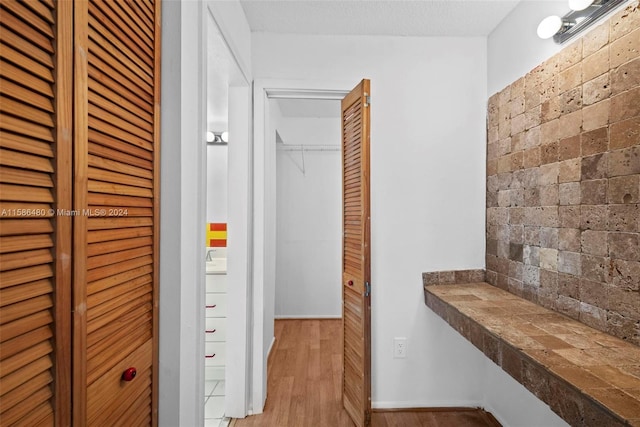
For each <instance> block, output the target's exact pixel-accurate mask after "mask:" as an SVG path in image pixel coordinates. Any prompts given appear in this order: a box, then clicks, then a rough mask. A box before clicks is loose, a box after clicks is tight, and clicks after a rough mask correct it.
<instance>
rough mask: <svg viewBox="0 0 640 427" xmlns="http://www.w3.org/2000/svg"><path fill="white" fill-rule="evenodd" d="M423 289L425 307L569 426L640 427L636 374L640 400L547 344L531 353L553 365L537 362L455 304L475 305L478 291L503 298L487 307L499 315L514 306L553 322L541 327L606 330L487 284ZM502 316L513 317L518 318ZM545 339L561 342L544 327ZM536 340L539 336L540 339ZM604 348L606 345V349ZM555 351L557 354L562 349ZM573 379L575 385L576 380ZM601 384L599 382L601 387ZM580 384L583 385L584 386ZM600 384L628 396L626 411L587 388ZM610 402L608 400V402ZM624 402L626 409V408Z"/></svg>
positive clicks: (604, 389)
mask: <svg viewBox="0 0 640 427" xmlns="http://www.w3.org/2000/svg"><path fill="white" fill-rule="evenodd" d="M423 286H424V297H425V304H426V305H427V306H428V307H429V308H430V309H431V310H433V311H434V312H435V313H436V314H437V315H438V316H440V317H441V318H442V319H443V320H445V321H446V322H447V323H448V324H449V325H450V326H451V327H453V328H454V329H455V330H456V331H457V332H458V333H460V334H461V335H462V336H463V337H464V338H465V339H467V340H468V341H470V342H471V343H472V344H473V345H474V346H475V347H477V348H478V349H479V350H480V351H482V352H483V353H484V354H485V355H486V356H487V357H489V358H490V359H491V360H492V361H493V362H494V363H495V364H497V365H498V366H500V367H501V368H502V369H503V370H504V371H505V372H507V373H508V374H509V375H510V376H511V377H513V378H514V379H515V380H516V381H518V382H519V383H520V384H522V385H523V386H524V387H526V388H527V389H528V390H529V391H530V392H532V393H533V394H534V395H535V396H536V397H538V398H539V399H540V400H542V401H543V402H545V403H546V404H548V405H549V406H550V407H551V409H552V410H553V411H554V412H555V413H556V414H558V415H559V416H560V417H561V418H563V419H564V420H565V421H566V422H567V423H569V424H570V425H572V426H584V427H592V426H607V427H617V426H636V427H638V426H640V379H639V378H637V377H636V376H635V375H633V376H630V377H632V378H635V379H637V380H638V384H637V386H638V390H637V391H638V393H637V394H638V397H635V395H633V396H631V395H629V394H627V393H625V392H623V391H622V389H621V388H620V387H617V386H615V385H613V384H610V383H604V382H603V381H602V380H600V379H599V378H597V377H595V376H593V375H591V373H590V372H588V371H587V367H586V366H581V365H578V364H577V363H575V362H572V361H569V360H565V359H563V358H562V357H560V356H559V355H557V354H555V352H553V350H554V348H553V347H554V346H553V345H550V346H548V347H545V346H544V345H542V347H543V348H534V349H533V350H530V352H532V353H535V354H537V355H538V356H542V357H543V358H544V357H548V362H549V366H546V365H545V364H544V363H543V362H541V361H540V360H536V359H535V358H534V357H533V356H532V355H531V354H528V353H527V350H526V349H523V348H521V347H519V346H518V344H516V343H514V339H511V340H510V339H509V338H506V337H503V336H500V335H498V334H496V333H494V332H492V331H491V330H489V328H488V327H487V326H485V325H484V324H482V320H481V319H480V320H479V319H476V318H473V317H472V316H471V315H469V314H465V313H463V312H461V311H460V310H459V308H458V307H457V306H456V305H455V304H456V302H458V303H460V302H465V301H466V303H467V304H469V303H470V301H474V299H476V298H477V297H476V296H474V292H473V291H475V292H476V293H477V294H480V295H481V294H483V293H486V294H490V295H492V296H497V300H502V302H501V303H500V304H497V305H495V306H494V307H488V308H487V307H484V309H485V310H487V309H489V310H488V311H490V309H495V310H497V311H498V312H499V311H504V309H505V308H506V309H507V310H508V308H509V305H513V306H514V308H515V306H518V309H522V308H524V309H526V310H531V313H530V315H533V314H539V315H545V317H548V318H550V319H551V320H550V321H549V322H548V324H549V325H542V324H538V326H543V327H546V326H552V325H551V323H552V322H553V321H556V322H560V323H564V325H565V326H567V325H569V326H571V325H573V326H575V327H576V330H577V329H579V330H581V331H583V332H590V330H592V331H593V333H595V334H603V335H607V334H604V333H603V332H601V331H598V330H596V329H593V328H591V327H589V326H587V325H585V324H582V323H580V322H578V321H576V320H573V319H571V318H569V317H567V316H565V315H563V314H561V313H557V312H554V311H551V310H549V309H546V308H544V307H542V306H538V305H536V304H534V303H532V302H529V301H526V300H524V299H523V298H520V297H518V296H516V295H514V294H511V293H509V292H507V291H504V290H502V289H499V288H496V287H494V286H492V285H490V284H488V283H486V282H482V283H467V284H433V285H423ZM438 291H440V292H438ZM442 292H445V294H448V295H449V296H453V297H452V298H451V299H452V301H447V300H446V299H445V298H446V295H438V293H442ZM507 300H511V301H512V302H513V303H512V304H511V303H508V302H507V303H506V304H505V301H507ZM481 301H483V300H482V299H481V298H477V302H480V303H481ZM489 301H494V302H495V301H496V299H491V300H485V302H489ZM470 304H473V302H471V303H470ZM488 305H491V303H489V304H488ZM502 315H503V316H514V314H502ZM521 315H522V314H521ZM485 317H487V318H489V319H491V317H492V315H491V314H487V316H485ZM492 320H493V322H494V323H496V322H495V321H496V320H500V315H497V314H496V315H493V319H492ZM505 320H506V319H505ZM532 320H533V319H532ZM567 322H568V323H567ZM498 323H502V322H498ZM498 323H496V324H495V325H494V326H493V327H494V328H497V329H498V330H499V329H500V328H501V326H498ZM519 324H522V325H524V326H534V327H535V325H532V324H530V322H529V321H527V320H524V319H521V320H520V323H519ZM578 325H579V326H578ZM504 326H505V329H508V327H506V326H507V325H504ZM512 332H513V331H512ZM574 333H575V335H576V337H577V336H579V333H578V332H574ZM560 335H561V334H560ZM540 336H543V337H547V338H548V339H549V341H550V342H551V343H552V344H555V347H557V344H558V342H559V341H560V340H559V339H558V338H557V337H555V336H554V334H553V333H546V332H545V331H544V330H542V329H541V330H540ZM535 337H538V336H537V335H535ZM609 337H610V339H611V340H616V341H613V342H614V343H617V342H618V341H619V345H620V346H623V347H624V348H627V347H628V346H631V348H632V349H634V348H637V347H636V346H634V345H632V344H629V343H626V342H625V341H623V340H620V339H618V338H615V337H613V336H609ZM512 338H514V337H512ZM517 338H518V337H515V339H516V340H517ZM520 338H521V339H522V340H526V339H530V338H531V337H530V336H527V335H525V334H522V336H521V337H520ZM555 340H558V342H554V341H555ZM534 344H538V347H540V344H539V343H538V342H537V341H536V342H535V343H534ZM565 344H566V343H565ZM568 347H570V348H568V349H566V350H569V351H571V350H576V351H578V352H580V351H584V350H585V349H580V348H578V347H572V346H571V345H568ZM603 348H607V347H605V346H603ZM555 349H556V350H557V349H558V348H555ZM597 349H600V348H597ZM560 350H563V348H560ZM616 350H618V347H615V348H614V349H611V350H610V351H611V352H612V355H613V352H614V351H616ZM637 352H638V355H640V348H637ZM558 360H562V362H558ZM565 362H566V363H565ZM554 363H556V364H554ZM612 366H613V365H612ZM606 367H607V368H608V367H609V365H606ZM553 368H555V369H556V370H560V371H563V372H564V374H565V376H571V375H574V376H575V378H572V379H571V380H569V379H567V378H563V377H562V376H561V375H560V374H558V373H556V372H554V371H553V370H552V369H553ZM638 371H639V372H640V364H639V365H638ZM634 373H635V372H634ZM592 377H593V378H592ZM574 379H575V382H574V381H572V380H574ZM589 381H595V383H593V384H592V386H593V387H586V386H584V384H585V383H588V382H589ZM598 381H599V382H600V383H598ZM577 383H581V384H582V386H581V385H579V384H577ZM600 384H604V385H605V386H602V385H601V387H600V392H601V394H606V393H611V391H614V392H618V393H622V394H623V396H622V398H620V399H619V400H620V401H619V402H617V404H618V406H619V405H623V408H622V410H620V407H616V408H611V407H610V406H609V405H607V404H605V403H602V402H600V401H598V400H597V398H598V397H600V398H601V399H602V396H597V397H596V396H593V395H592V394H591V393H589V392H588V391H587V390H584V389H590V390H591V391H592V392H593V391H596V392H597V391H598V389H597V385H600ZM625 390H626V388H625ZM632 390H633V391H634V392H635V390H636V385H635V383H634V385H633V387H632ZM614 394H615V393H614ZM615 397H616V396H614V397H613V398H614V403H616V402H615ZM608 398H610V397H608ZM634 398H635V400H634ZM606 399H607V398H605V399H603V400H606ZM625 400H626V401H625ZM625 404H626V406H624V405H625ZM619 412H626V414H625V415H623V414H620V413H619Z"/></svg>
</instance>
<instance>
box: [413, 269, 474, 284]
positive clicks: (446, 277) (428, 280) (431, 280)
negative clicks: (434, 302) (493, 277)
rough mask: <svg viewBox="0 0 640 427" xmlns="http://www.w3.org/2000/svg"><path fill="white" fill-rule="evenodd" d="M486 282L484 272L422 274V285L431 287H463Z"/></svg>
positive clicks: (450, 271)
mask: <svg viewBox="0 0 640 427" xmlns="http://www.w3.org/2000/svg"><path fill="white" fill-rule="evenodd" d="M485 280H486V274H485V271H484V270H481V269H480V270H448V271H431V272H428V273H422V284H423V285H424V286H429V285H461V284H465V283H480V282H484V281H485Z"/></svg>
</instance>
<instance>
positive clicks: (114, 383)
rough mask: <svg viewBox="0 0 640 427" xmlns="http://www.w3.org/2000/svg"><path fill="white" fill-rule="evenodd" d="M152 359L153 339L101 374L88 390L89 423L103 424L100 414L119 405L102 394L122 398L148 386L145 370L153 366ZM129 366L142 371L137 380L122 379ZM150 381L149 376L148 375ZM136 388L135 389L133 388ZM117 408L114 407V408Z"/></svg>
mask: <svg viewBox="0 0 640 427" xmlns="http://www.w3.org/2000/svg"><path fill="white" fill-rule="evenodd" d="M151 359H152V345H151V340H149V341H147V342H146V343H145V344H143V345H141V346H139V347H138V348H137V349H136V350H135V351H134V352H133V353H131V354H129V355H125V357H124V358H123V359H122V360H121V361H120V362H119V363H118V364H117V365H115V366H114V367H113V368H112V369H110V370H109V372H107V373H106V374H104V375H103V376H101V377H100V378H99V379H98V380H96V381H95V382H93V383H92V384H91V385H90V386H89V389H88V390H87V391H88V393H87V394H88V396H89V400H88V402H87V414H88V417H87V421H88V423H89V425H101V423H100V422H99V421H98V420H99V419H100V416H104V415H106V414H107V413H108V412H109V408H112V405H114V406H117V403H118V402H115V401H114V400H115V399H104V398H101V396H103V395H104V396H115V397H120V398H122V399H127V398H130V397H131V395H130V394H132V395H136V394H139V393H140V392H141V390H140V389H137V388H138V387H141V388H142V390H144V389H145V388H147V387H148V384H145V372H148V371H149V369H150V368H151ZM129 366H136V367H137V369H138V371H139V372H140V377H138V376H136V378H135V380H133V381H131V382H128V383H124V382H122V381H120V375H121V374H122V372H123V371H124V369H126V368H128V367H129ZM146 380H147V381H149V380H150V378H149V376H147V377H146ZM131 389H134V390H131ZM115 409H117V408H116V407H113V408H112V410H115Z"/></svg>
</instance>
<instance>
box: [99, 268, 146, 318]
mask: <svg viewBox="0 0 640 427" xmlns="http://www.w3.org/2000/svg"><path fill="white" fill-rule="evenodd" d="M152 282H153V277H152V276H151V275H150V274H146V275H143V276H138V277H136V278H135V279H133V280H129V281H127V282H125V283H121V284H119V285H117V286H112V287H109V288H108V289H105V290H102V291H101V292H95V293H92V294H88V296H87V307H89V308H91V309H92V312H93V313H92V316H94V317H97V316H101V315H102V314H104V313H105V312H107V311H108V310H110V309H111V307H113V306H114V304H115V306H117V305H118V304H119V303H117V302H115V300H116V299H118V298H121V297H123V296H124V295H125V294H127V293H128V292H135V293H136V295H142V294H143V293H144V292H149V291H150V287H149V286H147V285H149V284H151V283H152ZM138 288H144V289H142V290H141V291H140V290H139V289H138ZM141 292H142V293H141ZM132 295H133V294H131V295H130V296H132Z"/></svg>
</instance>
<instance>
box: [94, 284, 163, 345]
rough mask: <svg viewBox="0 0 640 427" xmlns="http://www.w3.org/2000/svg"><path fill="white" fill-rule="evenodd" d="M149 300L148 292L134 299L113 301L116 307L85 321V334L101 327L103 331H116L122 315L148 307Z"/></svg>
mask: <svg viewBox="0 0 640 427" xmlns="http://www.w3.org/2000/svg"><path fill="white" fill-rule="evenodd" d="M150 302H151V295H149V294H148V293H146V294H143V295H141V296H139V297H138V298H136V299H135V300H128V301H116V302H114V304H116V307H115V308H114V309H113V310H111V311H109V312H107V313H106V314H104V315H102V316H99V317H96V318H95V319H93V318H92V319H90V320H89V321H88V322H87V334H89V335H90V334H91V333H92V332H94V331H96V330H98V329H102V328H104V329H105V331H106V330H108V331H116V330H117V329H118V327H117V326H118V323H120V322H122V316H123V315H125V314H128V313H131V312H132V311H134V310H135V309H136V308H139V307H148V308H150V307H151V305H150V304H149V303H150Z"/></svg>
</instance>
